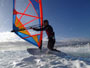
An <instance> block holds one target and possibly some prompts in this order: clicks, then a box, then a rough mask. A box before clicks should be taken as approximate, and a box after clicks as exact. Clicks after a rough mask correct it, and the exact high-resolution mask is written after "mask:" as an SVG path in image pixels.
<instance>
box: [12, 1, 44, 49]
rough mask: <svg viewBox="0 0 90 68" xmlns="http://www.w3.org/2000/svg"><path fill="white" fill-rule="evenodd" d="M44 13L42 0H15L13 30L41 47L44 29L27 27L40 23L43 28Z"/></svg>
mask: <svg viewBox="0 0 90 68" xmlns="http://www.w3.org/2000/svg"><path fill="white" fill-rule="evenodd" d="M42 23H43V13H42V2H41V0H13V30H17V29H25V30H22V31H16V32H15V33H16V34H17V35H18V36H19V37H21V38H22V39H24V40H26V41H28V42H29V43H32V44H33V45H35V46H37V47H39V48H41V43H42V34H43V31H34V30H32V29H28V28H27V27H30V26H34V25H37V24H38V25H39V26H40V28H42Z"/></svg>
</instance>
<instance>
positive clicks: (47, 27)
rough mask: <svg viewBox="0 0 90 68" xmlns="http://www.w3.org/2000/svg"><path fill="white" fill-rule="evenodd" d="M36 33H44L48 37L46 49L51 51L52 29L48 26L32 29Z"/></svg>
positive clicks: (53, 36) (53, 35) (52, 44)
mask: <svg viewBox="0 0 90 68" xmlns="http://www.w3.org/2000/svg"><path fill="white" fill-rule="evenodd" d="M33 29H34V30H36V31H44V30H45V31H46V33H47V36H48V49H50V50H53V49H54V44H55V33H54V31H53V28H52V27H51V26H50V25H47V26H45V27H43V28H40V29H38V28H33Z"/></svg>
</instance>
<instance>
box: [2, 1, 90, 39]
mask: <svg viewBox="0 0 90 68" xmlns="http://www.w3.org/2000/svg"><path fill="white" fill-rule="evenodd" d="M42 4H43V17H44V19H48V20H49V23H50V24H51V25H52V26H53V28H54V31H55V34H56V39H60V38H90V0H42ZM12 6H13V2H12V0H0V32H2V31H3V32H5V31H11V30H12V10H13V8H12Z"/></svg>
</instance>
